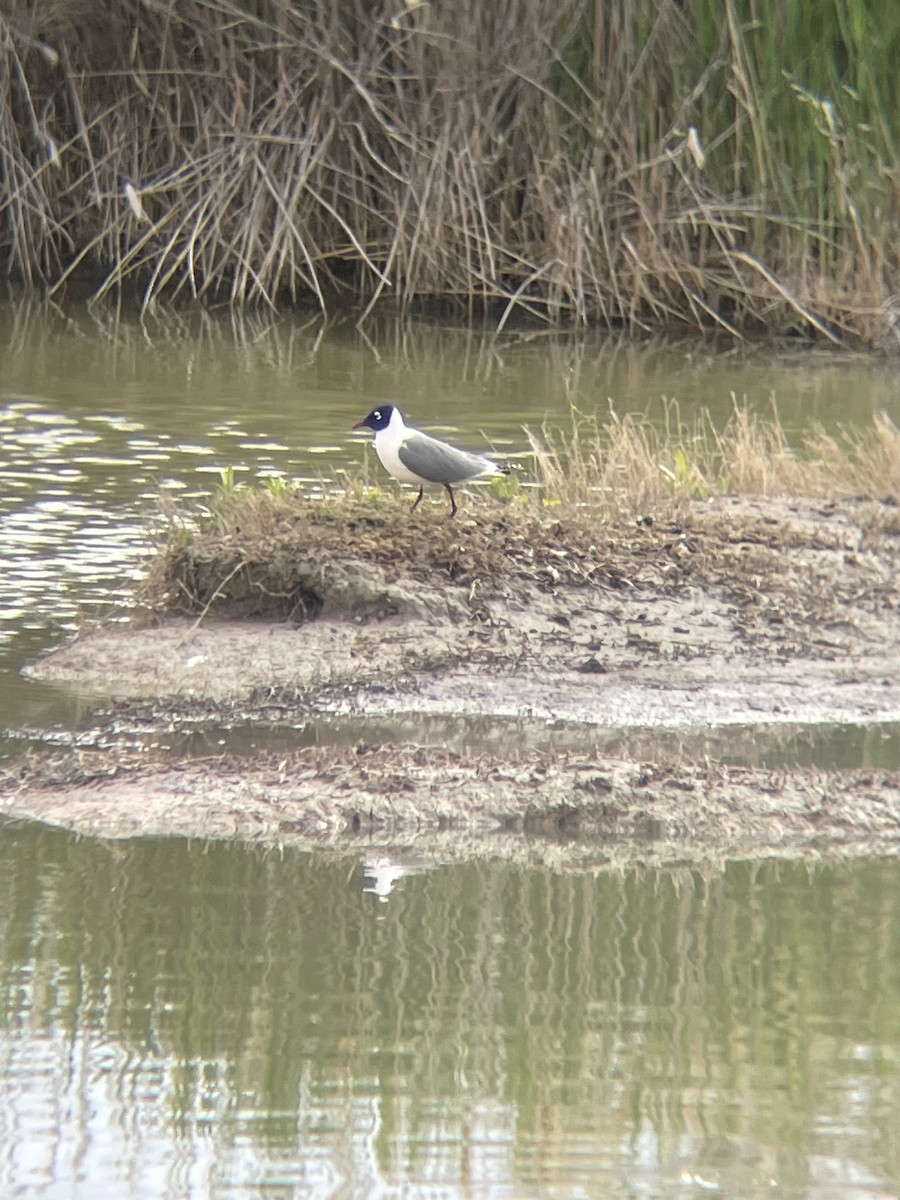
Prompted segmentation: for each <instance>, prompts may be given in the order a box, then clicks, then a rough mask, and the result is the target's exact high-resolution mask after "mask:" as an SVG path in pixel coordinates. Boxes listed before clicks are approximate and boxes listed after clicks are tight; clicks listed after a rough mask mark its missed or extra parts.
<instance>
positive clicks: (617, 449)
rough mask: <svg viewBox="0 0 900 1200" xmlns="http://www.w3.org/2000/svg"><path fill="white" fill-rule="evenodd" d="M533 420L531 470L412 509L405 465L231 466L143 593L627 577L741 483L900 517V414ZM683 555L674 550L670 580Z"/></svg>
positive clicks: (258, 596)
mask: <svg viewBox="0 0 900 1200" xmlns="http://www.w3.org/2000/svg"><path fill="white" fill-rule="evenodd" d="M527 437H528V442H529V445H530V449H531V454H532V462H533V471H532V477H531V478H530V479H528V480H525V481H524V482H523V484H522V486H518V487H510V488H508V490H506V491H503V492H502V493H500V492H497V491H496V490H492V489H489V488H477V489H474V490H470V491H469V492H467V493H465V494H464V497H463V503H462V505H461V511H460V513H459V516H458V517H457V518H456V519H455V520H450V519H449V517H448V511H447V504H446V499H445V497H444V496H443V493H442V492H440V490H439V489H435V491H434V495H433V497H432V498H431V499H430V502H427V503H424V504H422V505H421V506H420V507H419V509H418V510H417V511H416V512H415V513H412V512H411V511H410V509H411V500H410V499H409V498H408V496H409V493H407V492H405V491H403V490H401V489H400V488H399V487H397V486H396V485H394V484H392V483H386V484H385V486H384V487H372V486H370V485H369V484H368V482H364V481H361V480H358V479H345V480H344V481H343V483H342V484H338V483H337V482H336V483H335V486H334V489H333V490H332V492H330V493H329V494H328V495H326V496H324V497H322V496H318V497H311V496H310V495H308V494H306V493H305V492H303V491H302V490H301V489H299V488H294V487H292V486H291V485H290V484H289V483H287V482H285V481H282V480H275V481H272V480H268V481H267V482H266V484H265V485H263V486H260V487H253V486H250V485H248V484H236V483H235V480H234V476H233V473H231V472H228V471H226V472H223V477H222V482H221V484H220V485H219V486H218V488H217V489H216V491H215V493H214V494H213V495H212V496H211V497H210V499H209V502H208V503H207V505H206V507H205V508H204V509H202V510H201V511H200V512H197V513H192V514H187V513H182V512H178V511H177V510H170V511H169V512H168V513H167V514H166V521H165V523H164V525H163V527H162V529H161V531H160V534H159V536H158V539H157V553H156V555H155V556H154V557H153V558H152V560H151V564H150V567H149V570H148V573H147V576H146V578H145V580H144V584H143V587H142V589H141V594H140V596H139V600H140V601H141V602H142V603H143V604H144V605H145V606H147V607H149V608H150V609H154V610H166V611H173V610H174V611H182V612H189V613H197V614H200V615H201V616H202V615H205V614H207V613H210V612H213V613H222V614H227V615H229V616H256V615H266V616H275V615H277V616H287V617H290V618H292V619H294V620H298V621H300V620H305V619H308V618H310V617H314V616H317V615H319V614H320V613H323V612H341V613H358V614H372V613H375V614H379V615H386V614H389V613H395V612H399V611H404V610H408V609H410V608H413V609H419V610H420V609H421V608H422V607H423V606H424V607H426V608H428V607H429V606H430V607H431V608H433V607H434V601H433V600H429V599H427V598H425V599H423V598H422V596H424V595H425V593H424V592H423V593H422V595H421V596H419V598H416V595H415V594H413V593H411V592H410V591H409V586H410V584H412V585H415V586H419V587H421V588H423V589H426V590H430V592H431V593H434V592H435V590H436V589H438V590H439V589H441V588H444V590H445V591H446V589H447V588H448V587H449V588H451V589H459V590H460V591H461V590H462V589H466V594H467V596H468V599H469V601H470V602H472V601H474V600H475V598H476V596H477V595H478V594H479V592H481V593H484V592H485V591H491V590H497V589H500V590H503V591H504V592H506V593H509V594H513V593H514V589H515V586H516V583H517V581H518V582H519V583H522V584H535V583H536V584H537V585H538V586H541V587H546V588H553V587H556V586H558V585H560V584H575V585H584V584H591V585H602V586H607V587H629V586H632V585H633V583H634V580H635V579H637V578H640V576H641V573H642V571H644V570H645V568H646V565H647V564H648V563H659V562H660V561H662V560H664V559H665V558H666V555H668V554H669V552H670V550H671V546H672V540H673V536H680V535H681V534H682V527H683V526H684V524H685V523H686V522H688V523H689V522H690V520H691V515H692V508H691V506H692V504H695V503H696V502H698V501H699V502H703V501H708V500H712V499H714V498H715V497H721V496H726V495H743V496H747V497H769V498H771V497H775V496H785V495H788V496H795V497H807V498H811V499H816V500H822V499H839V498H841V497H860V496H862V497H871V498H877V499H883V500H886V501H888V503H887V504H886V505H880V506H879V507H878V510H877V511H878V523H879V528H880V529H881V531H882V532H885V531H886V532H890V528H889V526H890V527H891V528H893V526H896V529H895V532H898V533H900V509H896V508H895V507H894V502H895V501H896V499H897V498H898V497H900V431H898V430H897V428H896V427H895V426H894V425H893V424H892V423H891V422H890V420H889V419H888V418H887V417H886V416H879V417H877V418H876V419H875V421H874V423H873V426H872V428H871V429H870V430H868V431H866V432H864V433H859V432H853V433H846V434H842V435H840V436H836V435H832V434H829V433H826V432H825V431H824V430H822V429H820V428H817V429H814V430H812V431H811V432H810V433H809V434H807V435H806V436H805V437H804V438H803V440H802V442H801V443H800V445H798V446H795V445H792V444H791V442H790V440H789V438H788V437H787V434H786V433H785V430H784V429H783V427H782V426H781V425H780V423H779V422H778V420H777V418H776V417H775V416H774V415H773V416H771V417H768V418H761V417H758V416H754V415H753V414H752V413H749V412H748V411H747V410H746V409H744V408H741V407H738V406H735V409H734V413H733V415H732V418H731V420H730V421H729V422H728V425H727V426H726V428H725V429H724V430H722V431H717V430H716V429H715V428H714V427H713V425H712V422H711V420H710V418H709V417H708V415H701V416H699V417H698V418H697V419H696V420H695V421H694V422H692V423H690V424H688V423H686V422H684V421H682V419H681V418H680V415H679V413H678V410H677V408H676V407H675V406H672V407H670V409H669V410H668V412H667V418H666V421H665V422H664V424H663V425H662V426H659V425H652V424H650V423H649V422H648V421H647V420H644V419H641V418H638V417H634V416H623V417H620V416H618V415H616V414H615V413H614V412H610V413H609V415H608V417H607V418H606V419H601V418H600V417H599V416H597V415H585V414H582V413H579V412H578V411H577V410H575V409H574V408H573V409H572V412H571V415H570V422H569V426H568V428H567V429H564V430H555V431H554V430H551V429H550V428H549V427H545V428H544V429H543V430H542V431H541V432H540V433H539V434H537V433H533V432H528V433H527ZM504 482H505V481H504ZM694 515H695V516H696V512H694ZM873 519H874V518H873ZM892 523H893V525H892ZM667 569H668V568H667ZM682 569H683V565H676V564H675V562H674V561H673V564H672V565H671V568H670V574H671V577H672V582H673V583H674V581H675V579H676V577H679V576H680V573H681V571H682ZM451 607H452V606H451ZM448 611H449V610H448Z"/></svg>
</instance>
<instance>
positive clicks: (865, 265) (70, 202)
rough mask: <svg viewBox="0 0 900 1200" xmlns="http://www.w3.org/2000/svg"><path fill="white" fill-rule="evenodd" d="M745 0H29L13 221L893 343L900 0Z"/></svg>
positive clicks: (341, 297)
mask: <svg viewBox="0 0 900 1200" xmlns="http://www.w3.org/2000/svg"><path fill="white" fill-rule="evenodd" d="M745 8H746V6H745V5H743V4H739V3H738V0H724V3H720V2H719V0H716V2H715V3H711V2H710V0H688V2H687V3H684V4H680V3H674V0H664V2H663V3H659V2H658V0H614V2H613V3H610V4H603V5H601V4H596V5H594V6H590V5H584V4H583V2H582V0H519V2H517V3H515V4H483V3H476V0H460V2H459V3H457V4H454V5H438V4H429V3H419V4H416V3H403V2H402V0H388V3H386V4H385V5H375V4H373V5H369V4H364V3H363V2H362V0H328V3H325V2H324V0H311V2H310V3H307V4H303V5H298V4H295V3H293V2H292V0H206V2H205V3H204V4H203V5H192V6H188V7H187V8H184V9H182V8H181V7H180V6H176V5H172V4H148V3H143V2H142V0H121V2H120V3H117V4H115V5H97V4H94V3H92V2H88V0H70V2H68V3H66V4H62V3H59V2H58V0H38V2H37V3H32V2H31V0H5V2H4V3H3V4H2V8H0V88H2V91H0V96H2V101H0V153H2V158H3V163H4V170H3V178H2V192H0V248H2V252H3V254H4V255H5V257H6V261H7V267H8V270H10V271H11V272H13V273H14V274H17V275H19V276H22V277H24V278H25V279H26V280H28V281H30V282H31V283H32V284H34V285H41V286H42V287H45V288H47V289H49V290H51V291H54V290H56V289H58V288H59V287H60V286H61V285H62V284H63V283H65V281H66V280H68V279H70V278H71V277H72V276H73V275H76V274H78V273H80V272H83V271H87V270H89V271H91V272H93V273H94V274H95V277H96V281H95V294H96V295H99V296H103V295H106V294H108V293H110V292H112V291H116V290H118V289H120V288H121V287H122V286H123V285H126V284H127V285H129V286H132V285H138V286H139V288H140V294H141V295H142V297H143V301H144V303H145V304H148V303H150V302H152V301H153V300H154V299H155V298H157V297H159V296H162V295H168V296H177V295H179V294H182V293H189V294H190V295H192V296H194V297H196V298H198V299H203V300H210V299H213V298H220V299H227V300H229V301H231V302H232V303H235V304H242V303H245V302H251V301H252V302H262V303H264V304H267V305H270V306H273V307H274V306H276V305H278V304H279V303H281V302H283V301H285V300H290V301H297V300H301V299H305V298H308V297H312V298H313V299H314V300H315V301H316V303H317V304H318V305H319V306H320V307H321V308H322V309H323V310H329V309H331V308H332V307H334V306H335V305H336V304H340V303H342V302H349V303H352V304H354V305H359V306H362V307H363V308H364V310H365V311H366V312H368V311H369V310H370V309H371V308H372V306H374V305H375V304H376V303H378V302H379V301H382V300H384V299H386V298H391V299H393V300H394V301H396V302H399V304H400V305H401V306H406V307H408V306H409V305H410V304H412V303H413V302H414V301H416V300H418V299H420V298H423V297H427V298H442V299H448V298H449V299H451V300H453V301H455V302H458V303H461V304H465V305H469V306H470V307H471V306H472V305H474V304H477V305H479V306H480V307H487V308H488V309H489V310H490V311H492V313H493V316H494V320H495V322H496V324H497V325H499V326H501V327H502V326H503V325H504V324H505V323H506V322H507V321H508V320H509V319H510V318H511V317H513V316H515V317H516V318H522V317H527V318H532V319H534V318H537V319H542V320H544V319H546V320H551V321H567V322H575V323H603V324H606V325H608V326H610V327H619V328H621V327H625V328H628V329H631V330H639V329H647V328H649V327H660V326H672V325H678V326H682V327H684V326H685V325H687V326H691V327H694V328H707V327H715V328H718V329H725V330H728V331H730V332H731V333H732V334H735V335H740V334H744V333H747V332H762V331H765V332H768V333H775V334H784V333H791V332H794V333H796V332H802V333H804V334H811V335H814V336H816V337H821V338H826V339H829V340H841V339H842V338H844V337H845V336H846V335H848V334H849V335H852V336H853V337H854V338H855V339H858V340H861V341H863V342H868V343H870V344H876V343H878V344H891V345H893V346H894V347H896V342H897V336H896V335H897V329H898V323H897V319H896V312H897V308H896V303H895V298H894V294H895V292H896V290H897V287H896V279H897V277H898V267H900V260H898V253H900V252H898V244H900V243H898V239H897V237H896V225H897V220H898V215H900V199H898V197H900V186H898V184H900V169H898V160H897V150H896V147H897V144H898V140H900V133H898V128H897V121H898V116H897V114H898V112H900V103H897V101H898V97H897V95H896V89H897V73H896V70H895V69H894V64H895V61H896V54H897V52H898V50H900V16H898V12H900V10H898V9H897V6H895V5H892V4H890V3H889V2H885V3H880V4H877V5H874V6H873V5H866V4H864V3H862V0H827V2H826V3H818V0H808V2H803V3H797V4H793V5H788V6H784V5H782V4H780V3H777V2H776V0H755V2H754V3H753V5H752V6H751V9H752V14H753V15H752V19H746V17H747V14H746V13H745V12H744V9H745ZM871 9H877V10H878V11H877V12H872V11H870V10H871ZM848 13H849V19H848ZM794 59H796V60H797V62H798V63H799V64H800V65H799V66H798V67H796V68H793V67H791V66H790V63H791V62H792V61H794ZM835 62H840V63H842V64H843V68H842V70H843V73H841V72H839V71H838V70H837V68H835V67H834V66H833V64H834V63H835ZM823 64H824V65H823Z"/></svg>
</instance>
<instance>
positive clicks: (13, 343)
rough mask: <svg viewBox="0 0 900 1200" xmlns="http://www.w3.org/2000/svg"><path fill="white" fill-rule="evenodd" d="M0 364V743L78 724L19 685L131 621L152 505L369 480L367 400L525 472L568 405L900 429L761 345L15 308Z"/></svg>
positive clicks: (875, 379) (846, 371)
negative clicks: (38, 667)
mask: <svg viewBox="0 0 900 1200" xmlns="http://www.w3.org/2000/svg"><path fill="white" fill-rule="evenodd" d="M0 347H2V348H3V349H2V361H0V367H2V373H0V379H2V389H0V480H2V487H0V562H2V563H3V571H2V573H0V729H2V728H6V729H9V728H10V727H12V728H14V729H15V730H19V731H26V735H25V740H27V739H28V738H29V737H35V736H37V737H40V736H41V733H42V731H50V732H51V733H54V734H59V733H60V732H64V731H68V730H72V729H78V728H79V727H81V726H83V725H85V724H86V723H87V722H88V721H89V717H90V709H91V705H90V702H89V700H87V699H86V698H82V697H78V696H73V695H72V694H71V693H63V692H60V691H58V690H57V689H54V688H49V687H42V686H39V685H36V684H34V683H29V684H25V683H24V682H23V681H22V680H21V679H20V678H19V674H18V672H19V670H20V668H21V666H22V665H23V664H24V663H25V662H27V661H29V660H30V659H33V658H34V657H36V656H37V655H38V654H39V653H40V652H41V651H42V650H43V649H45V648H46V647H47V646H49V645H52V644H54V643H55V642H57V641H58V640H59V639H60V638H61V637H62V636H64V635H65V634H67V633H69V632H71V631H72V630H74V629H76V628H77V627H78V625H79V624H80V622H81V621H82V620H84V619H85V618H86V617H87V618H90V617H92V616H96V615H99V614H108V613H110V612H112V613H113V615H115V614H116V612H117V611H118V612H122V611H124V610H125V609H126V608H127V603H128V596H129V593H130V590H131V588H132V586H133V583H134V579H135V577H136V576H137V575H138V574H139V573H140V570H141V564H142V561H143V558H144V556H145V555H146V553H147V552H148V539H147V529H148V527H149V526H150V525H151V524H152V522H153V521H154V520H155V519H158V516H159V511H160V497H161V496H169V497H172V498H174V499H175V500H177V501H178V502H180V503H182V504H185V505H191V504H197V503H200V502H201V501H202V499H203V498H204V497H205V496H207V495H208V494H209V492H210V490H211V489H212V488H213V487H214V486H215V484H216V483H217V482H218V480H219V473H220V471H221V470H222V469H223V468H225V467H233V468H234V470H235V474H236V477H237V478H238V479H247V480H253V479H260V478H265V477H266V476H269V475H278V474H284V475H287V476H289V477H290V478H292V479H298V480H301V481H303V482H304V483H305V484H306V486H308V487H310V488H316V487H321V486H322V484H323V480H325V479H328V478H332V477H333V475H334V472H335V471H340V470H342V469H346V470H352V471H353V472H358V471H360V470H361V469H363V470H368V471H370V472H371V474H372V477H373V478H379V479H380V478H382V474H383V473H381V470H380V467H379V466H377V464H375V462H374V456H373V454H372V452H371V450H370V449H369V448H368V447H366V446H365V445H364V444H363V442H362V441H360V440H359V438H358V437H355V436H354V435H351V434H350V432H349V427H350V425H351V424H352V423H353V422H354V421H355V420H357V419H358V418H359V417H360V416H362V415H364V413H365V412H366V411H368V409H369V408H370V407H371V406H372V405H373V404H375V403H377V402H378V401H379V400H384V399H388V398H393V399H396V400H398V401H399V402H400V404H401V405H402V406H403V408H404V409H405V410H406V411H407V412H408V413H409V414H410V415H411V417H412V418H413V419H414V420H415V421H417V422H418V423H420V424H424V425H427V426H429V427H431V428H435V429H439V430H445V431H448V432H455V431H458V432H459V435H460V436H461V437H462V438H464V439H465V441H466V442H467V444H470V445H471V446H472V447H473V448H476V449H477V448H479V447H481V446H483V445H484V444H485V443H484V440H483V438H482V436H481V435H483V437H484V438H486V439H487V442H488V443H490V444H491V445H492V446H493V447H494V448H495V449H496V450H498V451H499V452H501V453H507V454H510V455H512V456H513V457H514V459H515V458H518V461H519V462H521V463H522V465H523V467H524V469H525V471H526V472H527V458H526V457H525V455H524V451H525V439H524V435H523V433H522V426H523V425H524V424H528V425H530V426H532V427H538V426H540V424H541V423H542V422H543V421H544V420H545V419H549V420H550V421H551V423H553V422H557V423H563V422H565V421H566V420H567V412H568V405H569V401H570V400H573V401H574V402H576V403H577V405H578V406H579V407H580V408H581V409H583V410H585V411H592V410H599V411H605V410H606V407H607V405H608V403H609V402H610V400H612V401H613V402H614V404H615V406H616V410H617V411H618V412H619V413H624V412H628V411H633V412H641V413H647V414H649V415H650V416H651V417H654V416H660V417H662V414H663V413H664V411H665V406H666V401H667V400H672V399H675V400H677V401H678V402H679V404H680V406H681V409H682V412H683V414H684V415H685V416H686V417H689V415H690V413H691V412H692V411H695V410H696V409H697V408H698V407H704V408H707V409H708V410H709V411H710V412H711V413H712V414H713V415H714V417H715V419H716V420H717V421H718V422H719V423H720V424H723V423H724V422H725V420H726V419H727V416H728V414H729V412H730V411H731V407H732V405H733V403H734V397H737V398H738V399H739V400H740V401H741V402H746V403H747V404H749V405H750V406H751V407H755V408H757V409H759V410H762V411H767V410H768V409H769V407H770V406H771V404H772V402H773V400H774V401H775V402H776V403H777V406H778V411H779V414H780V416H781V419H782V421H783V422H784V424H785V426H786V427H787V429H788V430H789V431H793V432H797V431H799V430H801V429H802V428H804V427H805V426H806V425H808V424H809V422H811V421H817V422H820V423H822V424H823V425H825V426H826V427H828V428H835V427H836V426H837V425H838V424H839V423H841V422H847V421H851V422H858V423H859V424H861V425H867V424H869V423H870V422H871V417H872V414H873V413H876V412H879V411H887V412H888V413H890V414H891V415H892V416H893V417H894V419H895V420H897V421H898V422H900V399H898V396H897V390H896V384H895V377H894V374H893V373H892V371H891V369H890V368H888V367H887V366H885V367H877V366H873V365H866V364H863V363H861V362H859V361H855V360H852V359H843V358H837V357H835V356H833V355H811V354H809V353H808V352H805V351H804V352H799V351H794V352H787V351H785V352H784V353H781V354H774V353H773V352H772V350H771V349H770V348H765V349H762V348H760V349H755V350H754V349H748V350H747V351H746V352H742V353H741V354H737V353H734V352H733V351H728V352H722V351H721V350H717V349H716V348H715V347H713V346H711V345H710V346H703V345H699V344H698V343H696V342H691V343H685V344H684V345H677V344H675V345H673V344H671V343H664V342H648V343H644V344H636V343H634V342H623V341H615V340H612V341H611V340H610V339H608V338H600V337H580V338H569V337H565V336H562V335H555V334H551V333H547V332H529V333H510V334H508V335H504V336H503V337H501V338H495V337H494V336H493V335H492V334H491V333H490V331H487V332H482V331H472V330H467V329H456V328H450V327H435V326H432V325H426V324H421V325H415V324H413V325H398V324H396V323H384V324H378V323H374V324H372V325H370V326H367V327H366V329H365V331H359V330H357V329H356V328H355V327H354V326H353V325H352V324H350V323H349V322H348V323H345V324H337V325H336V326H334V327H332V328H329V329H323V327H322V325H321V323H320V322H319V321H318V319H314V320H308V321H306V322H305V323H304V322H303V321H301V320H294V319H291V318H284V319H282V320H276V319H274V318H271V317H268V316H255V317H243V318H240V317H229V316H228V315H227V314H225V315H221V316H219V317H213V316H210V315H208V314H202V313H191V314H189V315H187V316H184V317H181V318H178V317H176V316H173V315H172V314H171V313H169V314H166V315H165V316H164V317H160V318H158V319H152V318H148V319H147V320H145V321H139V320H137V319H134V318H128V317H126V316H122V315H121V314H119V315H116V314H115V313H110V312H108V311H106V310H102V309H101V310H93V312H92V311H90V310H87V309H78V308H74V309H72V310H71V311H67V312H62V311H60V310H58V309H56V308H55V307H53V306H41V305H38V304H35V303H27V302H25V303H16V304H13V303H9V304H7V305H5V306H0ZM848 396H852V404H848ZM387 486H393V484H391V483H388V484H387ZM325 736H327V730H326V731H325ZM22 740H23V739H22V738H21V737H20V738H17V739H14V742H13V745H14V747H15V748H18V746H19V745H20V744H21V741H22ZM0 752H2V746H0Z"/></svg>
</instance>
